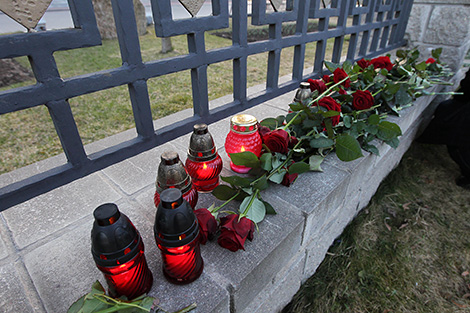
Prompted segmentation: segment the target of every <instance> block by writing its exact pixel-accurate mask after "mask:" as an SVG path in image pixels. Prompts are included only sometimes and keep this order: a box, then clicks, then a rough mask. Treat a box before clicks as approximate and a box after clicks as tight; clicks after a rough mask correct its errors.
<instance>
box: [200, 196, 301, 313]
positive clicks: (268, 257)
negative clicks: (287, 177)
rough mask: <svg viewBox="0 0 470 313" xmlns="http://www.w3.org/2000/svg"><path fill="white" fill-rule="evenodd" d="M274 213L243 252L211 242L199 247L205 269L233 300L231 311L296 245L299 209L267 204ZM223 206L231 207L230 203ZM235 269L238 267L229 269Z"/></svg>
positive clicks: (251, 297) (285, 260)
mask: <svg viewBox="0 0 470 313" xmlns="http://www.w3.org/2000/svg"><path fill="white" fill-rule="evenodd" d="M212 202H214V198H213V197H211V196H210V195H207V194H204V195H203V196H202V197H201V198H200V203H199V204H200V205H201V206H202V207H207V206H208V205H210V204H211V203H212ZM271 204H272V205H273V206H274V208H275V209H276V211H277V212H278V214H277V215H272V216H267V217H266V218H265V220H264V221H263V222H261V223H260V224H259V225H258V226H259V233H258V232H256V233H255V235H254V239H253V241H252V242H250V241H248V240H247V242H246V243H245V249H246V251H237V252H231V251H229V250H227V249H223V248H221V247H219V246H218V245H217V243H216V242H215V241H213V242H208V243H207V244H206V245H205V246H203V247H202V254H203V257H204V261H205V262H206V265H205V271H206V272H207V273H208V274H209V275H211V276H212V277H220V279H219V282H220V283H221V284H222V285H223V286H224V287H225V288H227V289H228V290H229V291H230V293H231V296H232V299H233V310H234V311H235V312H240V311H242V310H244V309H245V308H246V307H247V306H248V305H249V304H250V302H251V301H253V300H254V299H255V298H256V297H257V294H258V293H259V292H260V291H261V290H262V289H263V288H264V286H266V284H268V283H269V282H270V281H271V280H272V279H273V278H274V277H275V276H276V273H278V272H279V271H280V270H281V269H282V268H283V267H284V265H285V264H287V263H288V262H289V260H290V256H292V255H294V254H295V253H296V252H297V251H298V250H299V248H300V241H301V235H302V231H303V217H302V215H301V213H300V212H299V211H294V210H292V209H290V208H286V207H282V206H281V207H280V206H279V204H278V203H271ZM217 205H218V204H217ZM224 209H227V210H235V209H236V204H234V203H230V204H229V205H227V206H226V207H225V208H224ZM233 269H238V270H235V271H234V270H233Z"/></svg>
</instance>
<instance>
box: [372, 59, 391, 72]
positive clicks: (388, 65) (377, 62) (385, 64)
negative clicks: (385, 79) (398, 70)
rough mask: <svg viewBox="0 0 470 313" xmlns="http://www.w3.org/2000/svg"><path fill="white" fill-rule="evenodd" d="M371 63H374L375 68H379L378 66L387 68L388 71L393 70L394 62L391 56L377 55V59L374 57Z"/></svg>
mask: <svg viewBox="0 0 470 313" xmlns="http://www.w3.org/2000/svg"><path fill="white" fill-rule="evenodd" d="M370 62H371V64H373V65H374V68H375V69H378V68H385V69H387V71H391V70H392V68H393V64H392V62H391V61H390V58H389V57H387V56H385V57H377V58H375V59H372V60H371V61H370Z"/></svg>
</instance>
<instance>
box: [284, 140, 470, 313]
mask: <svg viewBox="0 0 470 313" xmlns="http://www.w3.org/2000/svg"><path fill="white" fill-rule="evenodd" d="M458 176H459V170H458V167H457V165H456V164H455V163H454V162H453V161H452V160H451V159H450V157H449V156H448V155H447V151H446V149H445V147H444V146H431V145H422V144H417V143H415V144H413V145H412V147H411V148H410V150H409V151H408V152H407V153H406V154H405V156H404V158H403V159H402V162H401V164H400V165H399V167H398V168H397V169H395V170H394V171H393V172H392V173H391V174H390V175H389V176H388V177H387V178H386V179H385V181H384V182H383V183H382V184H381V186H380V187H379V190H378V191H377V193H376V194H375V196H374V197H373V198H372V200H371V202H370V204H369V205H368V207H367V208H365V209H364V210H363V211H362V212H361V213H360V214H359V215H358V217H357V218H355V219H354V221H353V222H352V223H351V224H350V225H349V226H348V227H347V228H346V229H345V230H344V232H343V234H342V235H341V236H340V237H339V238H338V239H337V240H336V241H335V243H334V244H333V246H332V247H331V248H330V250H329V252H328V254H327V256H326V258H325V260H324V261H323V262H322V264H321V265H320V266H319V268H318V270H317V272H316V273H315V275H313V276H312V277H311V278H310V279H308V281H307V282H306V283H305V284H304V285H303V286H302V287H301V289H300V290H299V292H298V293H297V294H296V295H295V297H294V299H293V301H292V302H291V303H290V304H289V305H288V306H287V307H286V308H285V309H284V311H283V313H288V312H302V313H303V312H379V313H385V312H387V313H388V312H390V313H391V312H462V313H463V312H467V313H468V312H470V274H469V272H470V235H469V232H470V191H469V190H467V189H463V188H461V187H458V186H457V185H456V184H455V178H456V177H458Z"/></svg>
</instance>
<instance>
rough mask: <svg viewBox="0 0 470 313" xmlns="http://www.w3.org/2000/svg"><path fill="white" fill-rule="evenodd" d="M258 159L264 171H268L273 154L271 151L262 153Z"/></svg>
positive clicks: (270, 168)
mask: <svg viewBox="0 0 470 313" xmlns="http://www.w3.org/2000/svg"><path fill="white" fill-rule="evenodd" d="M259 160H260V165H261V168H262V169H263V170H265V171H268V172H269V171H270V170H272V168H273V166H272V162H273V161H272V160H273V155H272V154H271V153H263V154H262V155H261V157H260V158H259Z"/></svg>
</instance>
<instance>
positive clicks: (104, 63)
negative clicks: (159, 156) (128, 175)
mask: <svg viewBox="0 0 470 313" xmlns="http://www.w3.org/2000/svg"><path fill="white" fill-rule="evenodd" d="M252 27H253V28H258V30H260V29H261V27H254V26H252ZM205 40H206V49H207V50H211V49H216V48H220V47H225V46H230V45H231V44H232V41H231V40H230V39H227V38H222V37H219V36H214V35H211V34H209V33H206V36H205ZM172 44H173V48H174V50H173V51H172V52H170V53H167V54H162V53H161V52H160V51H161V39H159V38H157V37H156V36H155V33H154V29H153V27H149V28H148V33H147V34H146V35H144V36H141V37H140V45H141V50H142V58H143V60H144V62H147V61H151V60H157V59H163V58H169V57H173V56H177V55H184V54H187V53H188V50H187V39H186V36H177V37H173V38H172ZM315 46H316V44H315V43H310V44H308V45H307V48H306V55H305V64H304V68H309V67H311V66H313V61H314V56H315ZM332 48H333V39H332V40H329V41H328V47H327V58H328V57H329V58H331V51H332ZM344 49H347V44H345V45H344ZM293 55H294V48H293V47H291V48H286V49H283V51H282V53H281V67H280V76H284V75H288V74H290V73H291V72H292V64H293ZM54 57H55V59H56V63H57V67H58V69H59V72H60V75H61V76H62V77H63V78H67V77H74V76H77V75H82V74H87V73H92V72H96V71H101V70H106V69H112V68H116V67H119V66H120V65H121V56H120V52H119V45H118V42H117V40H104V41H103V44H102V45H101V46H97V47H89V48H83V49H75V50H69V51H59V52H56V53H55V54H54ZM267 60H268V52H265V53H261V54H257V55H252V56H249V57H248V78H247V81H248V87H251V86H255V85H258V84H262V83H264V82H265V81H266V73H267ZM18 61H19V62H20V63H21V64H22V65H24V66H26V67H29V63H28V61H27V59H26V57H23V58H18ZM232 79H233V78H232V62H231V61H226V62H221V63H218V64H213V65H210V66H209V67H208V85H209V90H208V93H209V100H214V99H217V98H219V97H222V96H225V95H227V94H232V92H233V83H232ZM34 83H35V82H34V81H29V82H24V83H20V84H16V85H13V86H9V87H4V88H2V89H0V91H2V90H6V89H10V88H16V87H21V86H27V85H31V84H34ZM147 83H148V90H149V96H150V103H151V111H152V118H153V119H154V120H155V119H158V118H161V117H164V116H167V115H169V114H172V113H175V112H178V111H180V110H184V109H187V108H191V107H192V90H191V87H190V86H191V77H190V71H189V70H187V71H183V72H178V73H174V74H170V75H166V76H163V77H156V78H152V79H149V80H148V82H147ZM69 102H70V105H71V108H72V112H73V114H74V117H75V121H76V123H77V126H78V129H79V132H80V135H81V138H82V141H83V144H88V143H91V142H94V141H97V140H99V139H102V138H105V137H107V136H110V135H113V134H116V133H119V132H122V131H124V130H127V129H130V128H133V127H134V120H133V114H132V108H131V104H130V100H129V96H128V90H127V86H119V87H115V88H111V89H108V90H102V91H99V92H95V93H92V94H88V95H83V96H79V97H76V98H72V99H69ZM286 105H287V103H286ZM0 146H1V147H2V157H1V160H0V174H2V173H6V172H9V171H12V170H14V169H17V168H20V167H23V166H25V165H28V164H31V163H34V162H37V161H39V160H42V159H45V158H48V157H50V156H53V155H56V154H59V153H61V152H62V147H61V145H60V142H59V139H58V137H57V135H56V132H55V129H54V126H53V124H52V121H51V119H50V116H49V113H48V110H47V108H46V107H45V106H39V107H35V108H31V109H27V110H23V111H19V112H14V113H9V114H5V115H0Z"/></svg>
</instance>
